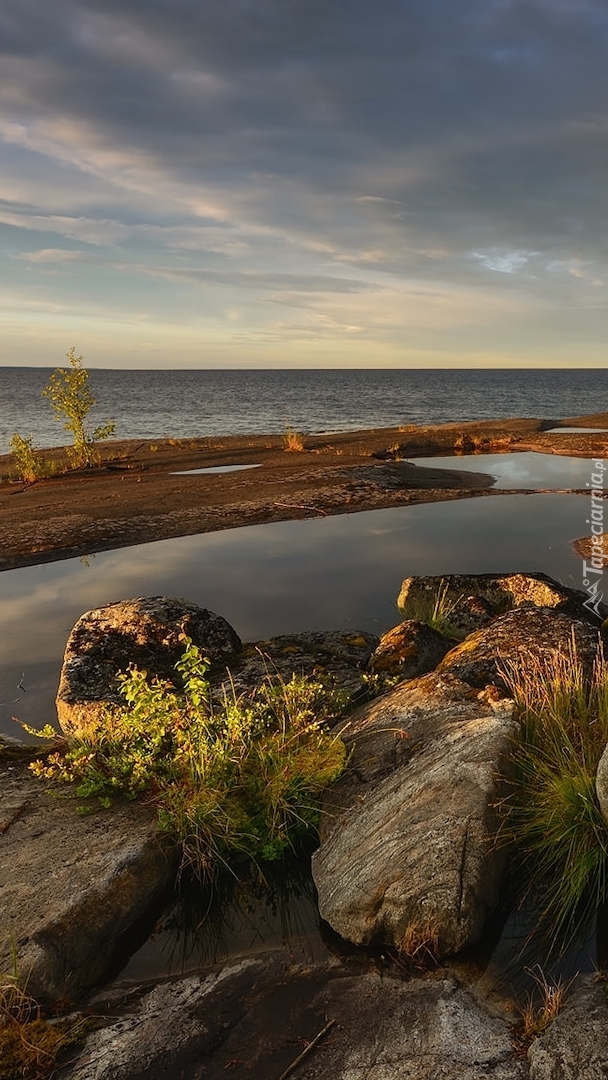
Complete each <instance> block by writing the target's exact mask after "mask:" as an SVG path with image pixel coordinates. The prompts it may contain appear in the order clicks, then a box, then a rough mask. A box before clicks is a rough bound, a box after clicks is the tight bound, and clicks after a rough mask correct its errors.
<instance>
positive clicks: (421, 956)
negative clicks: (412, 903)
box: [397, 915, 439, 971]
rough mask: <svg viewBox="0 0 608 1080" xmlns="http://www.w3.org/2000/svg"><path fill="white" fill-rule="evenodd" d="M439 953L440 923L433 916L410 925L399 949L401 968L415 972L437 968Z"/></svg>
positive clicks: (414, 921) (398, 955) (417, 920)
mask: <svg viewBox="0 0 608 1080" xmlns="http://www.w3.org/2000/svg"><path fill="white" fill-rule="evenodd" d="M438 952H439V922H438V920H437V919H435V918H434V917H433V916H432V915H428V916H426V917H425V918H420V919H415V920H413V921H412V922H410V923H408V925H407V926H406V928H405V931H404V933H403V935H402V938H401V941H400V942H399V945H398V948H397V958H398V961H399V964H400V966H403V967H407V968H408V969H409V970H414V971H427V970H428V968H430V967H436V966H437V963H438Z"/></svg>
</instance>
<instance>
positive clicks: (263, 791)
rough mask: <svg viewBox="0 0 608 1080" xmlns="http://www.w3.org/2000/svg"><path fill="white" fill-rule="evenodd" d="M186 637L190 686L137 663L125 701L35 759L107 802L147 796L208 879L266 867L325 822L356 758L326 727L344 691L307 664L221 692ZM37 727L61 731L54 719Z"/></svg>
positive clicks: (183, 671)
mask: <svg viewBox="0 0 608 1080" xmlns="http://www.w3.org/2000/svg"><path fill="white" fill-rule="evenodd" d="M184 643H185V651H184V653H183V656H182V658H181V660H180V661H179V662H178V664H177V670H178V673H179V675H180V676H181V680H182V682H183V692H178V691H177V690H176V689H175V687H174V686H172V684H171V683H167V682H162V681H160V680H158V679H151V680H149V679H148V677H147V675H146V672H144V671H140V670H139V669H137V668H136V667H133V666H132V667H130V669H129V671H128V672H126V673H124V674H122V675H121V676H119V678H120V681H121V690H122V695H123V697H124V699H125V705H124V706H115V707H109V706H108V707H105V708H104V709H103V711H102V712H101V714H100V715H99V717H98V718H97V719H94V720H92V721H91V722H90V725H89V727H88V729H87V730H86V732H84V733H82V734H80V735H79V736H78V738H73V739H70V740H69V741H64V742H63V744H62V745H60V746H58V747H57V749H56V750H55V751H54V752H52V753H51V754H50V755H48V756H46V757H45V758H44V759H40V760H39V761H35V762H34V763H33V764H32V766H31V768H32V770H33V772H34V773H35V774H37V775H39V776H44V777H49V778H52V779H54V780H61V781H66V782H69V783H72V784H74V785H75V793H76V795H77V796H78V797H79V798H85V799H88V798H91V797H95V798H97V799H98V800H100V802H101V804H102V805H104V806H107V805H109V801H110V799H111V798H112V796H114V795H118V794H121V795H123V796H126V797H127V798H137V797H142V796H143V797H145V798H146V800H147V801H148V802H152V803H153V804H154V805H155V806H156V807H157V809H158V814H159V822H160V826H161V828H162V829H163V830H164V831H165V832H167V833H170V834H171V835H173V836H175V837H176V838H178V839H179V841H180V842H181V844H182V848H183V858H184V863H187V864H190V865H191V866H192V868H193V869H194V870H195V872H196V873H197V874H198V875H199V877H200V878H201V879H202V880H206V881H209V880H212V879H213V877H214V876H215V874H216V872H217V870H218V868H219V867H220V866H222V865H230V866H234V865H235V864H238V863H239V862H240V861H242V860H247V861H249V862H253V863H254V864H255V865H257V866H258V867H259V868H260V869H262V868H263V865H264V863H268V862H273V861H275V860H278V859H280V858H281V857H282V856H283V855H284V854H285V853H286V852H287V851H289V850H290V849H292V848H293V847H294V846H295V845H296V844H297V843H298V841H299V840H300V839H302V838H303V837H304V836H305V835H306V834H307V833H309V832H310V830H314V828H315V826H316V823H317V820H318V816H319V810H320V796H321V794H322V792H323V790H324V789H325V788H326V787H327V786H328V784H330V783H332V781H333V780H335V779H337V777H338V776H339V775H340V773H341V772H342V770H343V769H344V766H345V761H346V750H345V747H344V744H343V742H342V741H341V739H340V738H338V736H335V735H332V734H331V733H329V732H328V731H327V724H328V722H329V721H331V720H333V719H335V718H336V717H337V716H338V715H339V713H340V711H341V708H342V705H343V702H342V700H341V699H340V697H339V696H338V695H336V694H335V692H331V691H328V690H327V689H326V688H325V687H324V686H323V685H322V684H321V683H320V682H317V681H312V680H309V679H306V678H303V677H298V676H296V675H294V676H293V677H292V678H291V679H290V680H289V681H288V682H286V681H282V680H274V681H273V680H270V681H268V682H266V683H264V684H262V685H261V686H260V687H258V688H257V689H256V690H255V691H254V692H252V693H251V694H249V695H247V696H243V695H241V696H237V695H236V693H235V692H234V690H232V691H231V692H224V693H223V695H222V696H221V699H220V700H219V701H217V700H214V699H213V698H212V695H211V688H210V685H209V682H208V679H207V671H208V661H207V660H206V659H205V658H204V657H202V655H201V653H200V650H199V649H198V648H197V647H196V646H195V645H193V644H192V642H191V641H190V640H189V639H188V638H185V639H184ZM27 730H28V731H31V729H29V728H28V729H27ZM33 733H34V734H36V733H37V734H41V735H43V736H44V737H55V738H56V732H55V731H54V730H53V729H50V728H45V729H43V730H42V731H41V732H35V731H34V732H33Z"/></svg>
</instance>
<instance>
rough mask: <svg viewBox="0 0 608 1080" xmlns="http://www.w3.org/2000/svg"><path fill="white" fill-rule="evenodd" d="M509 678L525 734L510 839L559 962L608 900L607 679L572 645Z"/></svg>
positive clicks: (506, 809) (519, 667) (519, 747)
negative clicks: (601, 785)
mask: <svg viewBox="0 0 608 1080" xmlns="http://www.w3.org/2000/svg"><path fill="white" fill-rule="evenodd" d="M503 676H504V678H505V681H506V682H507V684H508V686H509V688H510V690H511V693H512V695H513V698H514V700H515V702H516V707H517V712H518V716H519V723H520V732H519V739H518V742H517V744H516V746H515V748H514V754H513V767H514V774H513V776H512V777H510V778H509V780H508V784H509V791H508V795H507V797H506V798H505V800H504V802H503V803H502V804H501V810H502V813H503V825H502V836H503V838H504V839H505V840H507V841H508V842H509V843H510V844H511V845H513V846H514V847H515V848H516V850H517V859H518V867H519V872H520V873H521V871H522V870H523V874H524V882H523V886H524V889H523V891H524V894H525V895H528V896H530V897H531V898H532V899H533V900H534V901H535V902H536V903H537V904H538V906H539V910H540V915H539V921H538V925H537V928H536V934H537V935H538V936H539V938H540V940H541V941H542V942H543V944H544V946H545V949H546V955H547V956H551V955H560V954H562V953H563V952H564V951H566V949H567V948H568V947H569V946H570V945H571V944H573V943H574V942H575V941H577V940H580V938H581V937H582V936H583V935H584V934H585V933H586V932H588V930H589V928H590V926H591V923H592V920H593V917H594V916H595V914H596V912H597V911H598V909H600V908H601V907H602V906H603V905H604V904H605V903H606V900H607V899H608V828H607V826H606V822H605V821H604V819H603V817H602V813H601V810H600V806H599V802H598V798H597V793H596V785H595V781H596V773H597V767H598V763H599V760H600V757H601V756H602V753H603V751H604V749H605V747H606V745H607V744H608V671H607V670H606V667H605V665H604V662H603V658H600V659H598V661H597V662H596V664H595V666H594V669H593V672H592V673H591V674H590V675H588V674H587V672H585V670H584V667H583V664H582V662H581V660H580V658H579V657H578V656H577V654H576V650H575V648H574V646H572V648H571V650H570V653H569V655H563V654H560V653H557V652H555V653H554V654H552V655H551V656H550V657H549V658H546V657H543V656H542V655H537V656H535V655H533V654H531V653H527V654H526V657H525V661H523V660H522V661H520V662H519V663H517V664H514V663H512V664H508V665H505V668H504V671H503Z"/></svg>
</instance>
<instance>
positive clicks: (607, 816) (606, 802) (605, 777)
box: [595, 746, 608, 825]
mask: <svg viewBox="0 0 608 1080" xmlns="http://www.w3.org/2000/svg"><path fill="white" fill-rule="evenodd" d="M595 791H596V794H597V801H598V803H599V804H600V810H601V811H602V817H603V819H604V821H605V822H606V825H608V746H607V747H606V749H605V750H604V753H603V754H602V756H601V758H600V760H599V765H598V767H597V773H596V777H595Z"/></svg>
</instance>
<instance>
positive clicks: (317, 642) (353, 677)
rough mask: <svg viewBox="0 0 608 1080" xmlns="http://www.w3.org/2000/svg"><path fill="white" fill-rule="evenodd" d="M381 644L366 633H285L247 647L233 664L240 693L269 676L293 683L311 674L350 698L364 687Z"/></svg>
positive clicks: (235, 680) (235, 684) (233, 676)
mask: <svg viewBox="0 0 608 1080" xmlns="http://www.w3.org/2000/svg"><path fill="white" fill-rule="evenodd" d="M377 644H378V637H377V636H376V635H375V634H368V633H367V632H366V631H360V630H355V631H344V630H321V631H309V632H307V633H301V634H282V635H281V636H279V637H275V638H269V639H266V640H265V641H255V642H252V643H251V644H247V645H244V646H243V650H242V652H241V654H240V656H239V657H238V658H237V659H236V660H235V662H234V663H233V664H231V665H230V674H231V677H232V680H233V683H234V686H235V688H236V689H237V691H241V690H243V691H251V690H252V689H254V688H255V687H256V686H259V685H260V684H261V683H263V682H264V681H266V680H267V679H268V678H269V677H270V678H272V677H279V678H281V679H284V680H287V681H288V680H289V679H290V678H291V676H292V675H293V674H297V675H311V676H314V677H315V678H318V679H320V680H323V681H324V682H326V683H328V684H329V685H330V686H333V687H335V688H336V689H338V690H342V691H344V692H345V693H346V694H347V695H348V696H349V697H352V696H353V695H356V694H357V693H359V692H360V691H361V690H362V689H363V687H364V685H365V684H364V678H363V675H364V671H365V669H366V668H367V666H368V664H369V659H370V656H371V655H372V652H373V650H374V649H375V648H376V646H377Z"/></svg>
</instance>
